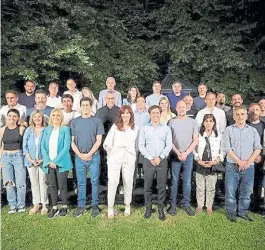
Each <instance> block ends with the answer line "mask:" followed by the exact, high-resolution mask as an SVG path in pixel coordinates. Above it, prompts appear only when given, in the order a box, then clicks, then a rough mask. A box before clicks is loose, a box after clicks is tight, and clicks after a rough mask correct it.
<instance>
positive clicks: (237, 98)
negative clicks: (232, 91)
mask: <svg viewBox="0 0 265 250" xmlns="http://www.w3.org/2000/svg"><path fill="white" fill-rule="evenodd" d="M242 103H243V99H242V97H241V95H239V94H236V95H233V96H232V105H233V107H240V106H241V105H242Z"/></svg>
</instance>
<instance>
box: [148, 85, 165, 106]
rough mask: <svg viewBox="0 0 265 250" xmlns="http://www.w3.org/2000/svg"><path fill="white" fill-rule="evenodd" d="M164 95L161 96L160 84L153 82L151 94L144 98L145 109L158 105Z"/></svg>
mask: <svg viewBox="0 0 265 250" xmlns="http://www.w3.org/2000/svg"><path fill="white" fill-rule="evenodd" d="M163 96H164V95H162V94H161V83H160V82H159V81H154V82H153V94H151V95H149V96H147V97H146V100H145V101H146V106H147V108H149V107H151V106H152V105H159V101H160V98H161V97H163Z"/></svg>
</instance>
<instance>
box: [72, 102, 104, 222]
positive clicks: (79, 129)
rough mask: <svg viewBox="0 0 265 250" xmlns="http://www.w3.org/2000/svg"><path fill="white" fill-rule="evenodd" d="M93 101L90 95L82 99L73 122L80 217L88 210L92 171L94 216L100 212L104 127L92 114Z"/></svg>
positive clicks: (77, 212)
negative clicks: (77, 115) (99, 149)
mask: <svg viewBox="0 0 265 250" xmlns="http://www.w3.org/2000/svg"><path fill="white" fill-rule="evenodd" d="M92 104H93V101H92V100H91V99H90V98H88V97H83V98H81V100H80V106H81V117H78V118H76V119H74V120H73V121H72V123H71V131H72V149H73V151H74V152H75V170H76V176H77V186H78V208H77V209H76V210H75V212H74V214H73V216H74V217H79V216H81V215H83V214H84V213H85V211H86V208H85V205H86V174H87V168H88V170H89V171H90V176H91V184H92V202H91V205H92V216H93V217H96V216H97V215H98V214H99V209H98V194H99V162H100V156H99V152H98V148H99V146H100V144H101V141H102V135H103V134H104V128H103V124H102V122H101V121H100V120H99V119H98V118H97V117H94V116H92V114H91V107H92Z"/></svg>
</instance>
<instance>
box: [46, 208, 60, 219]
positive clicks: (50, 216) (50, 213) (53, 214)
mask: <svg viewBox="0 0 265 250" xmlns="http://www.w3.org/2000/svg"><path fill="white" fill-rule="evenodd" d="M58 214H59V209H58V208H57V209H54V208H53V209H52V210H51V212H49V213H48V218H49V219H52V218H54V217H55V216H57V215H58Z"/></svg>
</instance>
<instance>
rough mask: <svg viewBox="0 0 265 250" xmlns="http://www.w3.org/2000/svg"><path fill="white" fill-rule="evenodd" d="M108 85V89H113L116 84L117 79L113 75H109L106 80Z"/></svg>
mask: <svg viewBox="0 0 265 250" xmlns="http://www.w3.org/2000/svg"><path fill="white" fill-rule="evenodd" d="M106 85H107V89H108V90H110V91H113V90H114V87H115V85H116V83H115V79H114V78H113V77H108V79H107V81H106Z"/></svg>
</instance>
